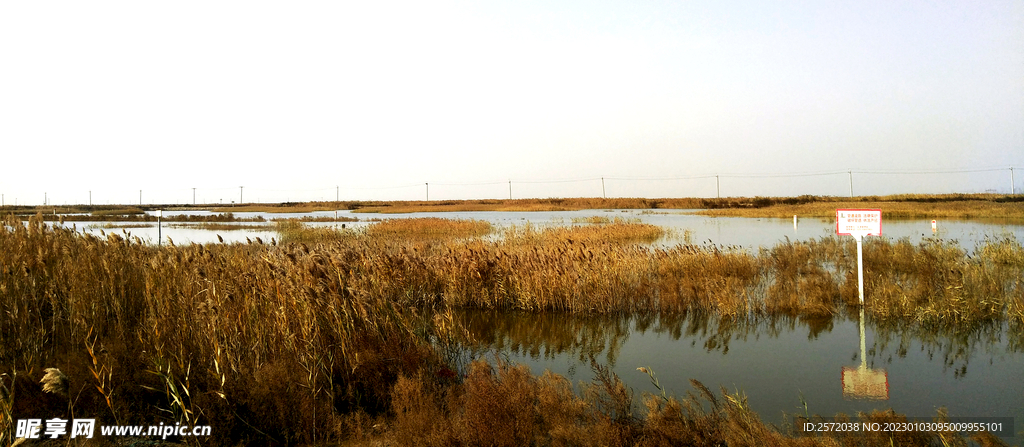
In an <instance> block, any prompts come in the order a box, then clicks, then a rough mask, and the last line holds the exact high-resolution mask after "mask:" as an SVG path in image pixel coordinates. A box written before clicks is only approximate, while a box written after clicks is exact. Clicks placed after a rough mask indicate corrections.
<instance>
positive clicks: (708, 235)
mask: <svg viewBox="0 0 1024 447" xmlns="http://www.w3.org/2000/svg"><path fill="white" fill-rule="evenodd" d="M692 211H693V210H690V212H687V211H681V210H670V211H650V210H580V211H532V212H503V211H475V212H454V213H407V214H377V213H353V212H351V211H348V210H340V211H337V212H335V211H317V212H312V213H283V214H277V213H256V212H246V213H234V215H235V216H236V217H238V218H251V217H257V216H259V217H263V218H264V219H266V220H267V221H266V222H262V223H261V222H237V224H239V225H261V224H262V225H264V226H266V227H267V230H256V229H243V230H234V231H226V230H203V229H199V228H198V226H196V228H188V227H181V226H177V224H179V223H173V224H174V225H176V226H175V227H171V226H170V224H172V223H169V222H163V227H162V231H161V233H162V236H163V237H170V238H172V239H173V240H174V242H175V243H179V244H182V243H190V242H195V243H200V244H203V243H213V242H217V241H218V239H217V235H220V236H221V237H222V238H223V239H224V241H225V242H228V243H231V242H245V241H246V238H247V237H248V238H250V239H254V238H255V237H259V238H261V239H263V240H265V241H269V240H270V239H271V238H276V237H277V234H276V232H274V231H273V230H272V228H273V225H274V223H273V222H271V221H270V220H271V219H286V218H302V217H334V216H336V215H337V216H340V217H354V218H358V219H360V222H340V223H335V222H311V223H307V225H311V226H338V227H340V226H341V225H342V224H344V225H345V226H346V227H348V228H359V227H363V226H367V225H372V224H373V222H372V221H371V219H408V218H417V217H439V218H446V219H478V220H486V221H488V222H490V223H491V224H492V225H494V226H495V227H498V228H504V227H508V226H512V225H526V224H530V225H534V226H540V227H543V226H557V225H573V222H572V219H573V218H586V217H592V216H597V217H606V218H609V219H614V218H623V219H631V220H632V219H636V220H639V221H640V222H644V223H650V224H652V225H658V226H660V227H663V228H665V229H666V230H670V231H669V235H668V236H666V237H665V238H663V239H662V240H660V241H658V242H656V244H658V245H675V244H679V243H695V244H707V243H710V244H715V245H728V246H738V247H743V248H746V249H750V250H756V249H757V248H758V247H771V246H774V245H775V244H777V243H779V242H783V241H785V240H787V239H788V240H791V241H797V240H808V239H817V238H819V237H822V236H834V235H835V224H834V223H833V222H831V221H829V220H827V219H817V218H807V219H798V221H797V224H796V225H794V224H793V219H791V218H790V219H769V218H745V217H707V216H701V215H697V214H692ZM151 214H152V213H151ZM181 214H188V215H195V216H203V215H212V214H217V213H212V212H209V211H165V212H164V216H173V215H181ZM108 223H110V222H74V223H73V224H74V225H76V226H77V227H78V228H80V229H83V228H84V229H85V231H89V232H91V233H95V234H98V233H99V229H98V228H95V227H97V226H103V225H106V224H108ZM114 224H115V225H116V224H117V223H116V222H115V223H114ZM122 224H129V225H130V224H132V223H131V222H123V223H122ZM65 225H66V226H71V225H72V223H71V222H68V223H66V224H65ZM153 225H154V226H152V227H148V228H129V229H127V231H129V232H130V233H131V234H132V235H133V236H138V237H139V238H140V239H142V240H144V241H149V242H151V243H155V242H156V241H157V239H158V237H157V228H156V226H155V223H154V224H153ZM186 225H187V224H186ZM937 227H938V229H937V231H936V232H934V233H933V232H932V230H931V221H930V220H894V219H890V220H885V217H884V211H883V223H882V236H881V237H885V238H888V239H890V240H899V239H903V238H907V239H909V240H910V241H911V242H912V243H918V242H920V241H922V240H925V239H929V238H940V239H951V240H956V241H957V242H959V243H960V245H961V247H963V248H964V249H965V250H967V251H968V252H970V251H973V250H974V248H975V246H977V245H978V244H979V243H981V242H983V241H984V240H985V238H986V237H998V236H1001V235H1006V234H1012V235H1014V236H1015V237H1016V238H1017V240H1018V241H1024V223H1022V222H1005V221H998V220H969V221H964V220H941V221H939V222H938V223H937ZM103 231H106V232H110V231H116V232H120V231H119V230H118V229H116V228H114V229H103ZM870 237H874V236H870ZM164 240H165V241H166V239H164Z"/></svg>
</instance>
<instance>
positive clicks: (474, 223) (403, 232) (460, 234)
mask: <svg viewBox="0 0 1024 447" xmlns="http://www.w3.org/2000/svg"><path fill="white" fill-rule="evenodd" d="M490 232H491V224H490V222H487V221H485V220H460V219H441V218H437V217H423V218H415V219H387V220H384V221H381V222H377V223H375V224H373V225H370V226H369V227H368V228H367V231H366V233H367V235H368V236H370V238H373V239H381V240H388V239H390V240H404V241H419V240H440V239H461V238H471V237H479V236H485V235H487V234H488V233H490Z"/></svg>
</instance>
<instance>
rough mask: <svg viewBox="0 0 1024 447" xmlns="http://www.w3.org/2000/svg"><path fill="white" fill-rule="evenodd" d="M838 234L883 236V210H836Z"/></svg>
mask: <svg viewBox="0 0 1024 447" xmlns="http://www.w3.org/2000/svg"><path fill="white" fill-rule="evenodd" d="M836 234H838V235H840V236H857V235H860V236H881V235H882V210H836Z"/></svg>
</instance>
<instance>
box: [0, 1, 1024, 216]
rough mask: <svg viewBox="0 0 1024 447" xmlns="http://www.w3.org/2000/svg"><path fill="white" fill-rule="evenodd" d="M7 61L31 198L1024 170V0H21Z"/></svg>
mask: <svg viewBox="0 0 1024 447" xmlns="http://www.w3.org/2000/svg"><path fill="white" fill-rule="evenodd" d="M0 60H2V61H4V62H3V69H0V147H2V148H3V149H2V150H3V160H4V162H3V165H4V167H5V168H6V169H4V170H3V175H2V176H0V194H2V200H3V202H4V204H7V205H11V204H14V203H15V201H17V203H18V204H28V205H35V204H41V203H43V200H44V196H45V197H46V200H47V201H48V202H49V203H51V204H57V205H60V204H81V203H88V201H89V193H90V191H91V193H92V201H93V203H94V204H106V203H110V204H133V203H139V191H140V190H141V191H142V202H143V203H146V204H153V203H161V204H174V203H192V198H193V188H195V198H196V202H199V203H218V202H220V201H223V202H224V203H225V204H228V203H230V201H232V200H236V201H237V200H239V198H240V197H239V196H240V192H241V196H242V200H244V201H245V202H257V201H259V202H281V201H314V200H334V199H335V198H336V197H337V198H338V199H341V200H421V199H424V198H426V185H425V183H429V184H430V186H429V190H430V199H431V200H435V199H436V200H443V199H492V198H494V199H501V198H508V196H509V182H510V181H511V184H512V197H513V198H532V197H601V196H602V195H606V196H608V197H659V198H660V197H715V196H716V195H718V194H719V188H718V186H719V184H720V193H721V196H723V197H730V196H794V195H801V194H813V195H830V196H847V195H849V194H850V174H849V173H850V172H851V171H852V173H853V189H854V194H856V195H881V194H896V193H952V192H963V193H976V192H996V193H1009V192H1010V189H1011V187H1010V175H1011V174H1010V168H1011V167H1013V168H1014V169H1015V172H1014V189H1015V190H1016V192H1017V193H1021V190H1022V189H1024V172H1022V171H1024V2H1021V1H1011V0H1006V1H992V2H983V3H965V2H882V1H873V2H850V3H835V2H831V3H824V2H811V3H796V2H750V1H737V2H726V3H723V2H685V3H677V2H649V3H643V4H634V3H630V2H614V1H605V2H538V1H526V2H483V3H478V2H465V3H464V2H457V1H453V2H437V3H429V4H423V3H420V2H391V3H377V2H374V3H371V4H364V3H338V2H315V1H314V2H304V3H298V4H296V3H283V2H196V1H182V2H174V3H168V4H150V3H138V2H128V1H101V2H88V3H80V2H68V1H59V2H52V3H38V2H21V3H16V2H6V3H4V4H0ZM716 175H718V176H719V177H718V178H717V179H716V177H715V176H716ZM602 178H603V179H604V181H603V185H602V181H601V179H602ZM716 180H718V182H716ZM239 186H244V188H242V190H241V191H240V190H239ZM602 186H603V189H602Z"/></svg>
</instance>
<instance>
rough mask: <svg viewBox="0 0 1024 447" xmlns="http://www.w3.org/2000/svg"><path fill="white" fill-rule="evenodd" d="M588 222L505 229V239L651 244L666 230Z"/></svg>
mask: <svg viewBox="0 0 1024 447" xmlns="http://www.w3.org/2000/svg"><path fill="white" fill-rule="evenodd" d="M574 221H575V220H574ZM588 223H590V224H591V225H580V226H572V227H561V226H559V227H550V228H544V229H537V228H536V227H533V226H532V225H525V226H514V227H510V228H508V229H507V230H505V232H504V234H503V240H504V241H505V242H506V244H507V245H537V246H545V245H555V244H561V243H575V242H579V243H583V244H592V245H601V244H628V243H650V242H654V241H656V240H658V239H659V238H661V237H662V236H664V235H665V230H664V229H663V228H661V227H659V226H657V225H651V224H646V223H640V222H635V221H628V220H625V219H621V218H615V219H614V220H611V219H607V218H600V219H596V220H588Z"/></svg>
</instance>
